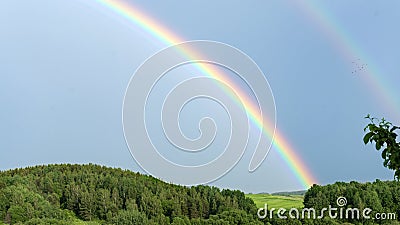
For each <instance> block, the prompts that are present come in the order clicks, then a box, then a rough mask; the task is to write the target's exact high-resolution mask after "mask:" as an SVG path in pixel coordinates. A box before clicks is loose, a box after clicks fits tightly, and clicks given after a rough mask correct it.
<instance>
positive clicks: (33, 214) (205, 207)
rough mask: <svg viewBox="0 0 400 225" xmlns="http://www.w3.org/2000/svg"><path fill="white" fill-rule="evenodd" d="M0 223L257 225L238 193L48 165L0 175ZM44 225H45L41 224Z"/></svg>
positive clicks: (116, 171)
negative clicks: (81, 222)
mask: <svg viewBox="0 0 400 225" xmlns="http://www.w3.org/2000/svg"><path fill="white" fill-rule="evenodd" d="M0 218H1V220H0V221H4V223H7V224H15V223H16V222H24V223H26V224H40V223H41V222H40V221H42V222H43V221H45V222H43V224H47V223H48V224H54V223H55V221H58V222H57V223H60V224H63V223H62V222H63V221H64V222H65V224H71V223H72V221H74V220H75V221H76V220H78V219H79V220H83V221H97V222H98V223H101V224H170V223H172V224H188V223H189V222H188V221H190V222H191V224H232V222H233V223H234V224H257V223H258V222H259V221H257V218H256V206H255V204H254V202H253V201H252V200H251V199H249V198H246V197H245V195H244V193H243V192H241V191H231V190H220V189H218V188H215V187H209V186H193V187H184V186H179V185H173V184H168V183H165V182H162V181H160V180H157V179H155V178H153V177H151V176H146V175H141V174H139V173H134V172H131V171H128V170H122V169H111V168H107V167H103V166H98V165H92V164H89V165H49V166H35V167H29V168H25V169H15V170H9V171H4V172H1V173H0ZM46 221H47V222H46Z"/></svg>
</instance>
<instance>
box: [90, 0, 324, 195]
mask: <svg viewBox="0 0 400 225" xmlns="http://www.w3.org/2000/svg"><path fill="white" fill-rule="evenodd" d="M97 2H98V3H99V4H101V5H102V6H104V7H105V8H107V9H109V10H111V11H113V12H114V13H116V14H117V15H119V16H121V17H123V18H124V19H125V20H127V21H129V22H130V23H132V24H134V25H135V26H136V27H139V28H141V29H142V30H144V31H146V32H148V33H149V34H151V35H152V36H153V37H154V38H155V39H158V40H159V41H160V42H162V43H163V44H165V45H167V46H170V45H173V44H177V43H181V42H183V41H185V40H184V39H183V38H181V37H180V36H178V35H177V34H176V33H174V32H172V31H171V30H170V29H168V28H167V27H165V26H163V25H162V24H161V23H160V22H158V21H156V20H155V19H153V18H152V17H150V16H149V15H148V14H146V13H145V12H144V11H143V10H140V9H139V8H137V7H135V6H133V5H131V4H128V3H126V2H124V1H122V0H97ZM202 71H204V72H205V73H206V74H207V75H208V76H210V77H213V78H215V79H218V80H222V81H223V82H225V83H227V84H228V85H229V86H231V87H232V88H233V89H234V90H236V91H237V93H238V94H239V96H240V98H241V100H242V103H243V105H244V108H245V109H246V111H247V114H248V115H249V117H250V119H251V121H252V122H253V123H254V124H255V125H257V126H258V127H259V128H260V129H261V130H262V132H263V134H264V135H267V136H269V137H274V140H273V145H274V147H275V148H274V149H276V150H277V152H278V153H279V155H280V156H281V158H282V159H283V160H284V161H285V163H286V164H287V165H288V166H289V168H290V170H291V171H292V172H293V174H294V175H295V177H296V178H297V180H298V181H299V182H300V183H301V185H302V186H303V187H304V188H306V189H308V188H309V187H310V186H311V185H313V184H314V183H317V182H316V179H315V178H314V176H313V175H312V173H311V172H310V171H309V169H308V168H307V167H306V165H305V164H304V162H303V161H302V160H301V158H300V157H299V156H298V155H297V154H296V151H295V150H294V148H293V147H292V146H291V145H290V143H289V142H288V140H287V139H286V138H285V137H284V136H283V134H282V133H281V132H280V131H279V130H278V129H276V130H275V133H274V127H273V126H272V124H273V123H271V121H266V119H263V118H262V117H261V116H260V113H259V112H258V107H257V106H256V105H254V104H252V101H251V100H250V99H249V97H248V96H247V95H246V94H245V93H241V92H240V88H239V87H238V86H237V85H235V84H234V83H233V82H231V81H230V80H229V78H227V77H222V76H221V75H218V74H219V73H213V71H211V70H209V69H207V68H206V67H204V66H203V67H202Z"/></svg>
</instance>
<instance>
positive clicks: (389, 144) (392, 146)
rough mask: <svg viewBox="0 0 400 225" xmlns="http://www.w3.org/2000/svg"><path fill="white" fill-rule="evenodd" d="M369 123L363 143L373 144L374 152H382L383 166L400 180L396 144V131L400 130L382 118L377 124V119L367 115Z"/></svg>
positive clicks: (399, 155) (397, 147)
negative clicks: (393, 172) (392, 171)
mask: <svg viewBox="0 0 400 225" xmlns="http://www.w3.org/2000/svg"><path fill="white" fill-rule="evenodd" d="M365 118H367V119H369V120H370V123H369V124H368V125H367V126H366V127H365V128H364V132H367V131H368V132H367V133H366V134H365V136H364V139H363V140H364V143H365V144H367V143H368V142H370V143H372V142H375V148H376V150H378V151H379V150H381V149H382V147H383V151H382V158H383V160H384V161H383V165H384V166H385V167H387V168H389V169H391V170H394V171H395V174H394V176H395V178H396V179H400V142H396V138H397V136H398V135H397V134H396V133H395V132H396V130H398V129H400V127H398V126H394V125H393V124H392V123H390V122H388V121H386V120H385V118H383V119H382V120H381V121H380V122H379V123H377V119H376V118H373V117H371V116H370V115H369V114H368V115H367V116H366V117H365Z"/></svg>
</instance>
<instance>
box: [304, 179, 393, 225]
mask: <svg viewBox="0 0 400 225" xmlns="http://www.w3.org/2000/svg"><path fill="white" fill-rule="evenodd" d="M338 198H340V199H339V200H338ZM338 204H340V205H343V206H342V207H340V206H338ZM329 205H331V206H332V207H334V208H337V209H338V210H337V212H338V214H337V219H335V222H331V223H330V224H337V223H339V222H340V223H346V224H400V223H399V222H398V221H399V219H400V218H399V216H400V182H399V181H380V180H376V181H375V182H373V183H370V182H367V183H358V182H354V181H352V182H350V183H344V182H337V183H335V184H330V185H326V186H320V185H313V186H312V187H311V188H310V189H309V190H308V191H307V192H306V194H305V196H304V206H305V208H314V209H316V211H317V213H320V212H321V210H322V209H323V208H328V207H329ZM340 208H343V214H342V215H343V216H342V219H340V214H339V213H340ZM348 208H352V209H354V208H357V209H359V211H360V218H359V219H357V218H355V216H354V217H353V216H352V212H351V211H348V214H347V215H348V217H347V218H346V216H347V215H346V209H348ZM367 208H369V209H371V212H370V213H366V215H367V216H369V217H370V219H366V218H364V217H363V215H362V213H363V210H364V209H366V212H368V211H369V210H368V209H367ZM354 215H356V214H354ZM325 217H329V216H328V213H327V212H325ZM327 220H329V219H327ZM314 221H316V220H314ZM332 221H333V220H332ZM311 222H312V221H311ZM314 224H317V223H316V222H314Z"/></svg>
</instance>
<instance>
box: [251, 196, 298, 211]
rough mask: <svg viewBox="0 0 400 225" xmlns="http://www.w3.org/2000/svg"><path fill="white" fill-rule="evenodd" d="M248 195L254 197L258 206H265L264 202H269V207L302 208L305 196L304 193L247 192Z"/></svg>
mask: <svg viewBox="0 0 400 225" xmlns="http://www.w3.org/2000/svg"><path fill="white" fill-rule="evenodd" d="M246 196H247V197H250V198H251V199H253V201H254V202H255V203H256V205H257V207H259V208H261V207H264V204H265V203H267V204H268V208H269V209H271V208H277V209H278V208H285V209H290V208H302V207H303V196H302V195H288V196H283V195H271V194H247V195H246Z"/></svg>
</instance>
